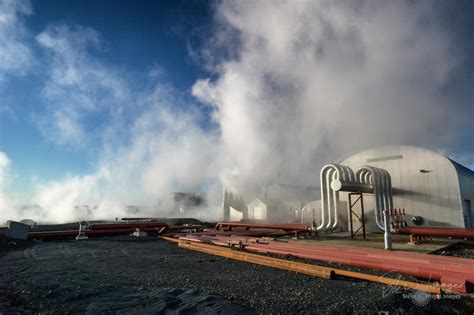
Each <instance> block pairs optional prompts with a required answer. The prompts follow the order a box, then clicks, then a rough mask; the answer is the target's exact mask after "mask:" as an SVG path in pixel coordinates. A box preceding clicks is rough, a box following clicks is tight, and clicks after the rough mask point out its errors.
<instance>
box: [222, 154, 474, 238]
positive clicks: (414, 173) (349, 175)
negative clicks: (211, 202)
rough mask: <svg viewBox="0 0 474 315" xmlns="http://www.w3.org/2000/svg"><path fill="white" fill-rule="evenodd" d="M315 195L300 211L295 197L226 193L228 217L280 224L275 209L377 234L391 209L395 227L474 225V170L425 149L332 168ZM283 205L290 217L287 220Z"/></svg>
mask: <svg viewBox="0 0 474 315" xmlns="http://www.w3.org/2000/svg"><path fill="white" fill-rule="evenodd" d="M306 191H308V192H310V191H311V190H308V189H306ZM312 194H313V199H312V201H310V202H308V200H307V199H306V200H304V199H305V198H301V199H300V202H299V204H300V205H302V206H299V207H298V206H295V205H296V204H298V202H295V198H288V197H284V198H282V199H279V200H278V202H277V201H275V198H272V199H270V202H266V200H269V199H268V198H265V197H267V196H263V197H262V198H258V199H252V200H249V201H247V202H244V201H243V198H242V197H241V196H237V195H235V194H232V193H230V192H226V191H225V190H224V197H223V219H224V220H236V219H244V220H267V221H270V222H272V221H273V222H276V221H277V220H275V219H272V214H271V213H270V212H271V211H272V208H275V209H276V210H273V211H278V215H277V214H275V216H274V217H275V218H276V217H278V218H280V220H278V221H279V222H300V223H304V224H312V225H313V228H314V229H316V230H317V231H325V232H334V231H349V230H350V229H352V228H354V226H353V225H354V224H355V225H357V224H360V223H361V221H363V223H364V225H365V226H364V228H365V229H366V230H367V231H368V232H377V231H383V230H385V227H384V224H385V223H384V213H383V211H388V215H389V216H390V218H389V220H388V221H389V223H390V224H391V225H392V227H394V226H395V227H398V228H400V227H406V226H420V227H431V226H439V227H460V228H472V227H474V209H473V207H472V200H474V172H473V171H472V170H470V169H468V168H467V167H464V166H462V165H461V164H459V163H457V162H455V161H453V160H451V159H449V158H447V157H446V156H444V155H442V154H439V153H437V152H434V151H431V150H428V149H424V148H420V147H413V146H406V145H394V146H383V147H378V148H373V149H369V150H365V151H362V152H359V153H356V154H354V155H352V156H350V157H348V158H346V159H345V160H343V161H342V162H340V163H338V164H328V165H326V166H325V167H323V169H322V170H321V173H320V187H318V188H317V191H315V189H314V187H313V190H312ZM290 199H291V200H290ZM267 203H268V204H267ZM276 204H278V206H275V205H276ZM282 204H285V205H286V207H287V211H286V213H287V214H288V216H287V217H286V218H282V217H281V214H282V213H283V212H285V211H284V210H282V206H281V205H282ZM256 207H257V209H258V211H257V213H258V215H255V213H256V211H255V209H256ZM260 209H263V210H261V211H260ZM262 211H263V212H265V215H260V212H262ZM362 212H363V214H362ZM250 214H253V215H250ZM361 216H362V217H361ZM351 218H352V219H351ZM362 218H363V220H362Z"/></svg>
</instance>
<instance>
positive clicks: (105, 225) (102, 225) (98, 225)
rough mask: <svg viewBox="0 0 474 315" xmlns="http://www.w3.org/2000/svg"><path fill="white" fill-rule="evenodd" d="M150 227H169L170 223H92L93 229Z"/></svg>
mask: <svg viewBox="0 0 474 315" xmlns="http://www.w3.org/2000/svg"><path fill="white" fill-rule="evenodd" d="M148 227H153V228H155V227H160V228H161V227H168V224H166V223H163V222H131V223H96V224H91V229H92V230H113V229H125V228H140V229H142V228H148Z"/></svg>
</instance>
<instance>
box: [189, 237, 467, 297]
mask: <svg viewBox="0 0 474 315" xmlns="http://www.w3.org/2000/svg"><path fill="white" fill-rule="evenodd" d="M185 239H188V240H192V241H198V242H203V243H211V244H215V245H221V246H232V244H233V245H236V244H239V245H243V246H244V247H245V249H246V250H249V251H254V252H260V253H270V254H277V255H293V256H295V257H299V258H304V259H315V260H320V261H325V262H330V263H338V264H345V265H352V266H358V267H363V268H369V269H376V270H383V271H389V272H390V271H393V272H398V273H402V274H407V275H412V276H415V277H419V278H426V279H432V280H438V281H440V282H441V285H442V286H443V288H444V289H445V290H452V291H457V292H467V291H468V290H469V285H468V284H473V283H474V264H473V263H472V261H471V260H470V259H463V258H457V257H446V256H435V255H427V254H419V253H407V252H395V251H393V252H386V251H384V250H379V249H367V248H353V247H348V246H339V245H335V246H327V245H320V244H308V243H301V242H298V241H289V242H279V241H269V240H268V239H266V240H264V241H265V243H258V242H252V241H250V242H249V241H248V240H247V239H246V238H245V237H241V238H239V237H238V236H233V237H232V238H229V237H226V236H211V235H200V236H199V235H192V234H191V235H187V237H186V238H185Z"/></svg>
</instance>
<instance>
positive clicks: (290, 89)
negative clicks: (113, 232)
mask: <svg viewBox="0 0 474 315" xmlns="http://www.w3.org/2000/svg"><path fill="white" fill-rule="evenodd" d="M434 7H435V6H430V3H428V2H425V3H418V2H416V3H415V2H411V1H354V2H343V1H286V2H285V1H252V2H250V1H238V2H237V1H223V2H220V3H219V5H218V6H217V7H216V9H215V23H216V25H215V31H214V33H213V36H212V37H211V39H210V40H208V41H206V42H205V44H204V45H202V46H201V47H200V49H199V51H197V52H196V51H193V52H192V55H193V56H194V57H196V56H200V57H199V58H200V62H202V64H203V65H205V66H206V67H207V69H209V70H210V71H211V72H212V74H213V76H212V77H213V78H216V79H209V78H203V79H201V80H198V81H197V82H196V83H195V84H194V86H193V87H192V94H193V96H194V97H195V98H196V99H197V100H199V101H200V102H203V103H206V104H207V106H210V112H211V113H210V115H211V118H212V122H213V124H215V126H214V127H211V128H209V127H208V126H207V125H208V124H206V123H205V121H206V119H208V117H206V114H205V113H203V112H207V111H202V110H201V109H200V108H201V107H200V106H199V104H196V103H195V102H193V101H192V100H191V101H190V100H189V99H187V98H186V97H183V96H182V93H180V92H178V91H176V90H173V88H170V87H168V86H166V85H165V84H163V83H160V82H156V81H155V80H156V79H154V78H150V80H151V81H152V85H153V86H154V87H153V88H151V89H149V90H146V89H145V90H140V91H134V90H133V89H132V88H130V86H131V84H127V76H126V75H123V73H122V72H121V71H120V70H117V69H115V68H113V67H111V66H108V65H106V64H103V63H101V62H99V61H98V59H96V58H94V57H93V55H92V54H90V50H91V49H100V44H101V40H100V37H99V35H98V33H96V32H95V31H93V30H91V29H88V28H81V27H75V28H74V27H67V26H55V27H50V28H48V29H47V30H46V31H44V32H43V33H41V34H39V35H38V36H36V39H37V42H38V44H39V45H40V46H41V47H42V48H43V49H45V50H46V51H49V52H50V59H49V65H50V68H49V69H50V70H49V79H48V81H47V82H46V83H45V86H44V90H43V93H42V97H43V98H44V99H45V100H47V101H48V102H49V104H50V106H49V107H48V108H47V109H46V111H45V113H44V114H43V116H40V117H38V118H37V122H38V124H39V127H40V129H41V130H42V132H43V134H44V136H45V137H46V138H48V139H50V140H51V141H53V142H55V143H56V144H58V145H68V146H71V147H73V148H76V149H78V150H81V149H80V148H82V150H84V148H85V147H87V141H88V139H90V137H98V138H99V139H100V140H101V143H102V144H103V145H102V147H100V148H97V150H98V151H99V156H100V158H99V160H98V161H97V162H96V172H95V173H93V174H88V175H83V176H71V177H68V178H65V179H62V180H58V181H54V182H46V183H41V184H40V185H39V186H38V187H37V190H36V193H35V196H34V197H33V202H35V203H36V204H39V205H40V206H41V207H42V209H43V210H42V211H41V212H38V213H36V214H35V217H33V219H37V220H44V221H55V222H66V221H72V220H82V219H98V218H113V217H115V216H121V215H126V214H127V209H126V208H125V205H130V204H138V205H140V204H156V203H157V202H158V201H159V200H162V199H163V198H165V197H166V196H167V194H168V193H170V192H173V191H194V192H199V191H210V192H211V195H212V196H215V197H213V198H212V199H214V202H213V201H211V204H212V205H213V206H211V209H210V211H209V212H207V213H204V214H205V215H212V216H213V217H214V218H218V217H219V212H218V210H217V205H218V198H219V192H218V191H219V188H218V187H219V186H218V183H220V182H222V183H223V184H224V185H225V186H227V187H229V188H231V189H233V190H236V191H240V192H249V191H256V190H258V189H259V188H261V187H262V186H264V185H267V184H269V183H271V182H274V181H277V182H278V181H280V182H285V183H295V184H316V183H317V181H318V174H319V170H320V167H321V165H322V164H324V163H327V162H330V161H334V160H337V159H339V158H341V157H344V156H345V155H347V154H349V153H351V152H354V151H356V150H360V149H364V148H367V147H371V146H375V145H381V144H415V145H422V146H427V147H431V148H435V149H440V150H446V151H448V152H452V153H455V154H456V153H459V154H460V153H462V152H461V151H462V150H461V149H460V148H465V147H468V146H469V145H472V144H473V143H472V141H473V140H472V139H471V138H469V137H468V138H466V137H462V135H463V134H465V133H466V130H469V128H470V127H469V123H470V121H469V120H470V119H472V116H473V115H466V113H472V107H471V106H470V105H469V103H468V102H467V101H465V100H463V98H462V97H456V98H454V97H453V96H452V95H451V94H450V93H449V92H446V89H447V86H448V83H449V81H450V80H451V77H452V76H453V75H454V74H455V73H456V72H457V71H459V68H460V67H462V64H463V62H464V56H463V51H462V49H460V48H459V47H457V46H456V45H455V44H454V42H452V41H451V38H450V34H449V32H448V30H446V29H444V28H443V27H442V26H441V23H439V19H440V17H439V14H438V12H437V11H436V10H435V8H434ZM211 56H212V57H211ZM216 56H218V57H216ZM196 58H197V57H196ZM199 58H198V59H199ZM207 109H209V108H207ZM104 112H105V113H107V117H110V119H109V120H108V121H106V122H105V123H104V124H102V125H99V126H96V125H94V126H90V125H88V123H87V122H88V121H90V120H94V117H96V115H103V114H104ZM205 126H207V127H205ZM91 128H92V129H91ZM90 133H93V135H91V134H90ZM467 158H468V159H472V158H473V157H472V156H468V157H467ZM83 204H89V205H97V206H98V207H97V208H96V209H94V211H92V212H90V211H88V210H84V209H83V210H80V209H77V208H76V207H75V206H77V205H83ZM214 205H215V206H216V207H214ZM140 215H155V216H156V215H159V214H156V213H147V212H146V211H145V212H143V213H140ZM1 219H2V218H0V220H1Z"/></svg>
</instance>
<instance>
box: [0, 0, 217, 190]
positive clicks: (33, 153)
mask: <svg viewBox="0 0 474 315" xmlns="http://www.w3.org/2000/svg"><path fill="white" fill-rule="evenodd" d="M31 7H32V14H31V15H28V16H25V17H23V19H24V26H25V28H26V32H27V34H26V36H25V41H27V42H30V43H31V44H30V45H29V48H30V49H31V53H32V55H34V58H33V59H34V61H33V62H32V63H33V65H32V66H31V67H32V68H33V69H32V70H31V71H29V72H28V74H27V75H21V76H15V75H8V77H7V78H6V79H5V81H4V82H3V84H2V87H1V94H2V103H3V104H2V106H3V107H4V108H5V107H6V108H8V111H7V110H6V109H4V111H3V112H2V116H1V124H0V128H1V129H0V139H1V148H2V150H3V151H4V152H7V153H8V156H9V158H10V159H11V160H12V161H14V163H12V165H11V174H13V177H14V180H13V181H11V183H10V184H9V186H8V190H9V191H12V192H16V193H22V192H25V193H31V187H32V183H31V181H32V180H34V179H35V178H37V179H41V180H53V179H57V178H61V177H62V176H64V174H65V173H71V174H82V173H88V172H91V171H93V169H94V168H95V166H96V165H94V161H95V160H96V159H97V155H98V153H99V152H98V150H99V147H100V141H101V139H100V138H97V139H93V137H90V139H89V143H88V147H87V148H80V149H78V148H74V147H70V146H67V145H57V144H55V143H54V142H52V141H51V139H47V138H45V137H44V136H43V135H42V134H41V132H40V130H38V124H37V123H36V121H35V116H36V115H42V113H43V111H44V107H45V106H46V104H45V103H46V102H48V100H44V99H42V98H41V96H40V95H41V93H42V90H43V89H44V87H45V81H46V80H45V75H44V73H45V72H47V71H48V69H47V67H48V66H49V64H48V61H49V60H48V58H49V56H48V52H47V51H45V50H44V48H42V47H39V46H40V45H38V44H37V43H35V41H34V38H33V37H34V36H36V35H37V34H40V33H41V32H43V31H44V30H45V29H47V28H48V27H50V26H51V25H68V26H70V27H75V26H84V27H90V28H92V29H94V30H96V31H97V32H98V33H99V37H100V41H101V42H100V48H99V49H96V50H93V49H92V50H90V51H89V53H91V54H93V55H94V56H95V57H96V58H97V59H98V60H100V62H101V63H103V64H106V65H110V67H113V68H117V69H119V71H121V73H122V74H123V75H125V76H127V79H128V80H127V83H128V84H134V85H135V88H139V87H147V86H148V87H149V86H150V80H149V75H148V74H149V72H150V71H154V70H156V71H159V75H160V77H161V78H166V82H167V84H169V85H171V86H173V87H174V88H176V89H179V90H180V91H182V93H183V94H188V93H189V95H190V88H191V86H192V84H193V83H194V81H195V80H196V79H197V78H198V77H199V76H202V75H203V71H204V69H203V67H201V66H200V65H199V64H197V63H196V62H195V60H193V59H192V57H191V56H190V54H189V45H191V44H192V43H193V41H196V40H199V39H198V38H197V35H195V32H197V31H198V30H199V31H202V29H205V27H206V24H209V23H210V14H211V13H210V11H211V7H210V4H209V3H206V2H203V1H134V2H133V3H132V2H130V1H77V0H76V1H49V0H48V1H32V2H31ZM93 118H94V120H93V121H91V122H90V124H92V125H94V124H96V125H97V124H101V123H102V122H103V121H104V120H106V119H107V117H106V113H102V114H99V115H95V117H93ZM90 140H92V141H90Z"/></svg>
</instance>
